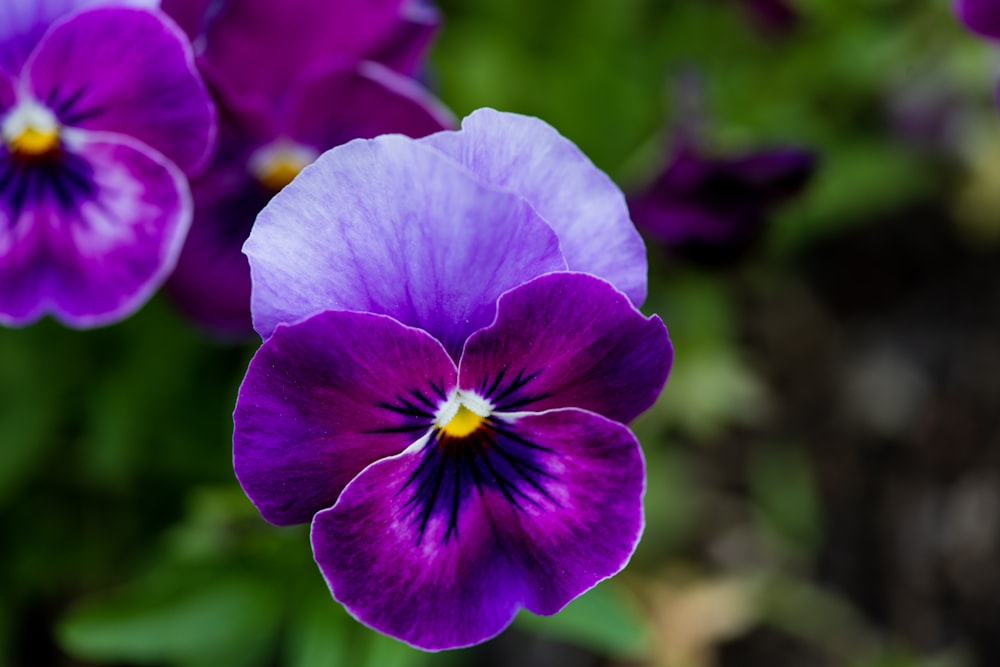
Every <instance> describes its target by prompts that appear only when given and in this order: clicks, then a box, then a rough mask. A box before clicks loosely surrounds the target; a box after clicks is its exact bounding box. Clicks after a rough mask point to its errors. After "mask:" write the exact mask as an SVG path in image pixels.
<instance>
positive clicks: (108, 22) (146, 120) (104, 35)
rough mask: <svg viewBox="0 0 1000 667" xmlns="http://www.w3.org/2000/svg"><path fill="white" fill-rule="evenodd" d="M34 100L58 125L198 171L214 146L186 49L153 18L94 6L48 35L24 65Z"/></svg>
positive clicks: (210, 119)
mask: <svg viewBox="0 0 1000 667" xmlns="http://www.w3.org/2000/svg"><path fill="white" fill-rule="evenodd" d="M27 66H28V77H29V81H30V84H31V87H32V92H33V93H34V95H35V97H36V98H38V99H39V100H40V101H42V102H43V103H44V104H45V105H46V106H48V108H50V109H52V110H53V111H54V112H55V114H56V116H57V117H58V118H59V120H60V121H61V122H62V123H64V124H65V125H68V126H71V127H77V128H83V129H87V130H93V131H111V132H118V133H121V134H126V135H129V136H132V137H135V138H136V139H138V140H140V141H142V142H144V143H146V144H147V145H149V146H151V147H152V148H154V149H156V150H158V151H160V152H161V153H163V154H164V155H166V156H167V157H168V158H169V159H171V160H173V161H174V162H175V163H176V164H177V166H179V167H180V168H181V169H182V170H183V171H184V172H185V173H193V172H195V171H197V170H198V169H200V168H201V167H202V166H203V165H204V163H205V162H206V160H207V159H208V158H209V156H210V155H211V151H212V149H213V148H214V142H215V109H214V106H213V105H212V102H211V100H210V98H209V96H208V91H207V90H206V89H205V85H204V83H203V82H202V81H201V78H200V77H199V76H198V74H197V72H196V71H195V69H194V61H193V56H192V55H191V47H190V45H189V44H188V43H187V42H186V37H185V36H184V34H183V33H182V32H181V31H180V29H179V28H178V27H177V26H176V24H174V23H173V22H172V21H169V20H168V19H167V18H166V17H165V16H164V15H163V14H160V13H159V12H150V11H146V10H141V9H129V8H123V7H102V8H97V9H92V10H89V11H86V12H82V13H80V14H77V15H76V16H74V17H72V18H70V19H69V20H67V21H65V22H64V23H61V24H58V25H56V26H55V27H53V28H52V30H51V31H49V32H48V33H47V34H46V35H45V37H44V38H43V39H42V41H41V43H39V45H38V48H37V49H36V50H35V52H34V53H33V55H32V58H31V59H30V61H29V62H28V65H27Z"/></svg>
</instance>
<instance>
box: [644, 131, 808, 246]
mask: <svg viewBox="0 0 1000 667" xmlns="http://www.w3.org/2000/svg"><path fill="white" fill-rule="evenodd" d="M815 164H816V158H815V155H814V154H813V153H812V152H810V151H807V150H803V149H799V148H774V149H768V150H761V151H757V152H753V153H747V154H743V155H736V156H709V155H706V154H704V153H703V152H702V151H700V150H699V149H697V148H696V147H695V146H693V145H692V142H690V141H684V140H683V139H682V140H681V141H680V142H679V144H678V146H677V148H676V149H675V150H674V152H673V154H672V156H671V158H670V160H669V161H668V163H667V165H666V167H665V168H664V170H663V171H662V172H661V173H660V174H659V176H658V177H657V178H656V179H655V180H654V181H653V182H652V183H650V184H649V185H648V186H647V187H646V188H644V189H643V190H641V191H639V192H636V193H635V194H633V195H631V196H630V197H629V207H630V209H631V211H632V216H633V218H634V219H635V224H636V226H638V227H639V229H641V230H642V231H643V232H644V233H645V234H646V235H647V236H648V237H649V238H650V239H653V240H655V241H657V242H659V243H663V244H664V245H666V246H668V247H670V248H672V249H674V250H676V251H679V252H681V253H685V254H691V255H693V256H695V257H699V258H705V259H708V258H725V257H729V256H731V255H733V254H739V253H740V252H742V251H743V250H745V249H746V248H747V247H748V246H749V245H750V244H751V243H752V242H753V241H754V240H755V239H756V238H757V237H758V236H759V235H760V233H761V231H762V230H763V228H764V225H765V222H766V220H767V216H768V215H769V214H770V212H771V210H772V209H773V207H775V206H776V205H778V204H780V203H782V202H784V201H785V200H787V199H788V198H790V197H792V196H794V195H795V194H797V193H798V192H799V191H800V190H802V188H803V187H804V186H805V185H806V183H807V182H808V181H809V178H810V177H811V175H812V173H813V171H814V169H815Z"/></svg>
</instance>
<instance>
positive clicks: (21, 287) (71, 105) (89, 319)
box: [0, 0, 215, 327]
mask: <svg viewBox="0 0 1000 667" xmlns="http://www.w3.org/2000/svg"><path fill="white" fill-rule="evenodd" d="M100 4H102V3H99V2H94V1H87V0H79V1H76V2H74V1H73V0H51V1H47V2H36V3H14V6H11V5H10V3H8V6H7V8H6V9H5V10H4V16H3V19H4V20H3V22H2V23H0V134H2V139H3V142H2V146H0V286H2V287H0V322H3V323H5V324H9V325H23V324H27V323H29V322H32V321H34V320H36V319H38V318H39V317H41V316H43V315H45V314H51V315H53V316H54V317H56V318H58V319H59V320H61V321H62V322H64V323H65V324H67V325H70V326H75V327H89V326H97V325H101V324H107V323H110V322H113V321H116V320H118V319H121V318H123V317H125V316H127V315H129V314H131V313H132V312H133V311H135V310H136V309H137V308H139V307H140V306H141V305H142V304H143V303H144V302H145V301H146V300H147V299H148V298H149V296H150V295H151V294H152V292H153V291H154V290H155V289H156V288H157V287H158V286H159V285H160V283H161V282H162V281H163V279H164V278H165V277H166V275H167V274H168V273H169V272H170V270H171V269H172V268H173V265H174V262H175V261H176V258H177V255H178V253H179V251H180V247H181V244H182V242H183V240H184V235H185V234H186V232H187V229H188V226H189V224H190V221H191V201H190V193H189V190H188V185H187V180H186V177H185V174H192V173H194V172H196V171H197V170H198V169H200V168H201V167H202V166H203V164H204V163H205V161H206V160H207V159H208V157H209V154H210V151H211V149H212V147H213V143H214V138H215V136H214V135H215V117H214V108H213V106H212V103H211V100H210V99H209V96H208V93H207V91H206V89H205V86H204V84H203V83H202V81H201V79H200V78H199V76H198V75H197V72H196V71H195V68H194V63H193V57H192V54H191V50H190V46H189V45H188V44H187V42H186V40H185V39H184V36H183V34H181V33H180V31H179V30H178V29H177V27H176V25H174V24H173V22H171V21H170V20H169V19H167V18H166V17H165V16H164V15H163V14H161V13H160V12H158V11H156V10H154V9H152V7H154V6H155V5H156V4H158V3H156V2H153V1H151V0H150V1H146V2H143V1H141V0H135V1H133V2H118V3H109V2H105V3H103V4H105V5H113V6H106V7H101V6H96V5H100Z"/></svg>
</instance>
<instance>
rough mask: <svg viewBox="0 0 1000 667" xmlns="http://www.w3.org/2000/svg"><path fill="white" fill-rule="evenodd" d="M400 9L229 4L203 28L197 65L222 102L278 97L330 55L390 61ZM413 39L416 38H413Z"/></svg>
mask: <svg viewBox="0 0 1000 667" xmlns="http://www.w3.org/2000/svg"><path fill="white" fill-rule="evenodd" d="M406 2H407V0H337V2H330V0H284V1H283V2H280V3H278V2H274V0H240V1H239V2H229V3H226V4H224V5H223V6H222V7H221V9H220V10H219V13H218V15H217V16H216V17H215V19H214V20H213V21H212V22H211V24H210V26H209V28H208V32H207V35H206V41H205V52H204V54H203V57H202V58H201V66H202V69H203V71H204V72H205V73H206V77H207V78H208V79H209V80H210V81H212V83H213V84H214V86H215V87H216V88H218V89H219V90H220V92H221V93H222V97H223V99H226V100H229V99H231V97H233V96H235V97H246V96H261V97H264V98H269V99H276V98H280V97H281V96H282V95H283V94H284V93H285V92H287V89H288V82H289V80H290V79H291V78H292V77H294V75H295V73H296V72H299V71H301V70H302V69H304V68H308V67H309V66H311V65H312V64H313V63H315V62H316V61H318V60H322V59H325V58H327V57H329V56H331V55H342V56H348V57H352V58H355V59H367V58H372V57H377V56H379V55H380V54H381V52H383V51H386V54H385V55H392V52H391V51H388V44H389V43H390V42H391V41H392V40H393V39H395V38H396V37H398V36H399V31H400V29H401V27H402V26H403V25H405V24H407V23H410V20H409V19H408V18H407V17H406V16H405V15H404V13H403V6H404V4H406ZM404 36H406V35H404ZM415 37H416V38H418V39H423V37H422V36H420V35H419V34H418V35H416V36H415ZM418 44H419V42H418ZM411 54H412V50H409V49H407V50H404V51H403V55H404V56H405V57H406V59H405V60H403V61H402V62H400V63H398V64H399V65H400V66H408V67H413V65H414V63H413V61H414V60H415V59H413V58H412V55H411ZM386 64H388V65H390V66H392V65H396V64H397V63H393V62H386ZM401 71H402V70H401ZM405 73H408V72H405Z"/></svg>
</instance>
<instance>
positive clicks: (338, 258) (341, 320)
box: [233, 109, 672, 650]
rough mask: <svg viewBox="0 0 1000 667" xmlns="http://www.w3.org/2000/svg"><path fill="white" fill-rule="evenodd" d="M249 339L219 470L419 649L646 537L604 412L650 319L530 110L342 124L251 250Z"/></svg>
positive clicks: (565, 158)
mask: <svg viewBox="0 0 1000 667" xmlns="http://www.w3.org/2000/svg"><path fill="white" fill-rule="evenodd" d="M245 252H246V253H247V255H248V257H249V260H250V266H251V271H252V275H253V297H252V310H253V316H254V324H255V327H256V329H257V331H258V332H259V333H260V334H261V335H262V337H264V339H265V340H264V342H263V344H262V346H261V348H260V350H259V351H258V352H257V354H256V356H255V357H254V359H253V360H252V362H251V363H250V367H249V369H248V371H247V375H246V378H245V380H244V382H243V385H242V387H241V388H240V392H239V397H238V400H237V405H236V411H235V413H234V421H235V435H234V453H233V457H234V465H235V470H236V475H237V477H238V478H239V480H240V483H241V484H242V485H243V488H244V490H245V491H246V492H247V494H248V495H249V497H250V498H251V500H252V501H253V502H254V504H255V505H256V506H257V508H258V509H259V510H260V512H261V514H262V515H263V516H264V518H266V519H267V520H269V521H271V522H273V523H276V524H279V525H286V524H294V523H301V522H307V521H311V522H312V546H313V552H314V556H315V558H316V561H317V563H318V564H319V567H320V569H321V571H322V573H323V575H324V577H325V578H326V581H327V583H328V584H329V586H330V590H331V592H332V594H333V596H334V597H335V598H336V599H337V600H339V601H340V602H341V603H342V604H344V606H345V607H346V608H347V609H348V611H350V613H351V614H353V615H354V616H355V617H356V618H358V619H359V620H360V621H362V622H363V623H366V624H368V625H370V626H371V627H373V628H375V629H377V630H379V631H381V632H384V633H387V634H390V635H392V636H395V637H398V638H400V639H402V640H404V641H406V642H409V643H410V644H412V645H414V646H418V647H421V648H425V649H431V650H437V649H443V648H452V647H456V646H465V645H469V644H472V643H475V642H479V641H482V640H484V639H487V638H489V637H492V636H493V635H495V634H497V633H498V632H500V631H501V630H503V628H505V627H506V626H507V625H508V624H509V623H510V621H511V620H512V618H513V617H514V615H515V613H516V612H517V611H518V609H520V608H522V607H523V608H526V609H528V610H530V611H532V612H535V613H539V614H552V613H555V612H557V611H559V610H560V609H561V608H562V607H563V606H564V605H565V604H566V603H567V602H569V601H570V600H571V599H572V598H574V597H575V596H577V595H579V594H580V593H582V592H584V591H586V590H588V589H589V588H591V587H592V586H594V585H595V584H596V583H598V582H599V581H601V580H602V579H604V578H607V577H609V576H611V575H613V574H615V573H616V572H618V571H619V570H620V569H621V568H622V567H624V565H625V564H626V563H627V561H628V560H629V558H630V556H631V554H632V551H633V550H634V548H635V546H636V543H637V541H638V538H639V535H640V532H641V530H642V525H643V519H642V495H643V489H644V468H643V460H642V454H641V451H640V449H639V445H638V442H637V441H636V440H635V437H634V436H633V435H632V433H631V432H630V431H629V430H628V428H627V427H626V426H625V425H624V424H625V423H627V422H629V421H630V420H632V419H633V418H635V417H636V416H637V415H638V414H640V413H641V412H642V411H644V410H645V409H646V408H648V407H649V406H650V405H651V404H652V402H653V401H654V400H655V398H656V396H657V395H658V393H659V391H660V389H661V388H662V386H663V383H664V382H665V381H666V377H667V374H668V372H669V368H670V365H671V360H672V348H671V346H670V342H669V339H668V337H667V332H666V329H665V328H664V326H663V324H662V322H661V321H660V320H659V318H657V317H655V316H654V317H645V316H643V315H642V314H641V313H640V312H639V311H638V310H636V305H637V304H639V303H641V301H642V300H643V299H644V297H645V290H646V266H645V258H644V248H643V244H642V241H641V240H640V238H639V237H638V235H637V233H636V231H635V229H634V228H633V226H632V223H631V221H630V220H629V216H628V211H627V208H626V205H625V201H624V197H623V196H622V194H621V192H620V191H619V190H618V189H617V187H615V186H614V184H613V183H612V182H611V181H610V180H609V179H608V177H607V176H606V175H605V174H603V173H602V172H600V171H599V170H598V169H596V168H595V167H594V166H593V164H592V163H590V161H589V160H587V159H586V157H585V156H583V155H582V154H581V153H580V152H579V151H578V149H577V148H576V147H575V146H574V145H573V144H571V143H570V142H569V141H567V140H566V139H564V138H563V137H561V136H560V135H559V134H558V133H556V132H555V131H554V130H553V129H552V128H551V127H549V126H547V125H545V124H544V123H542V122H541V121H538V120H536V119H532V118H527V117H523V116H517V115H513V114H503V113H498V112H495V111H491V110H486V109H484V110H480V111H478V112H476V113H474V114H472V115H471V116H469V117H468V118H466V119H465V121H464V122H463V124H462V129H461V130H460V131H457V132H440V133H437V134H432V135H429V136H427V137H425V138H423V139H418V140H414V139H409V138H406V137H403V136H400V135H388V136H381V137H378V138H376V139H374V140H367V141H363V140H358V141H352V142H350V143H348V144H345V145H343V146H340V147H337V148H334V149H333V150H331V151H329V152H327V153H325V154H324V155H322V156H321V157H320V158H319V159H318V160H316V161H315V162H314V163H313V164H312V165H311V166H309V167H307V168H306V169H304V170H303V171H302V173H301V174H300V175H299V176H298V177H297V178H296V179H295V180H294V181H293V182H292V183H291V184H289V185H288V186H287V187H286V188H285V189H284V190H282V191H281V192H280V193H278V194H277V195H276V196H275V197H274V198H273V199H272V200H271V202H270V203H269V204H268V205H267V206H265V208H264V210H263V211H262V212H261V213H260V216H259V218H258V221H257V223H256V225H255V226H254V229H253V231H252V232H251V235H250V238H249V240H248V241H247V243H246V246H245Z"/></svg>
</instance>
